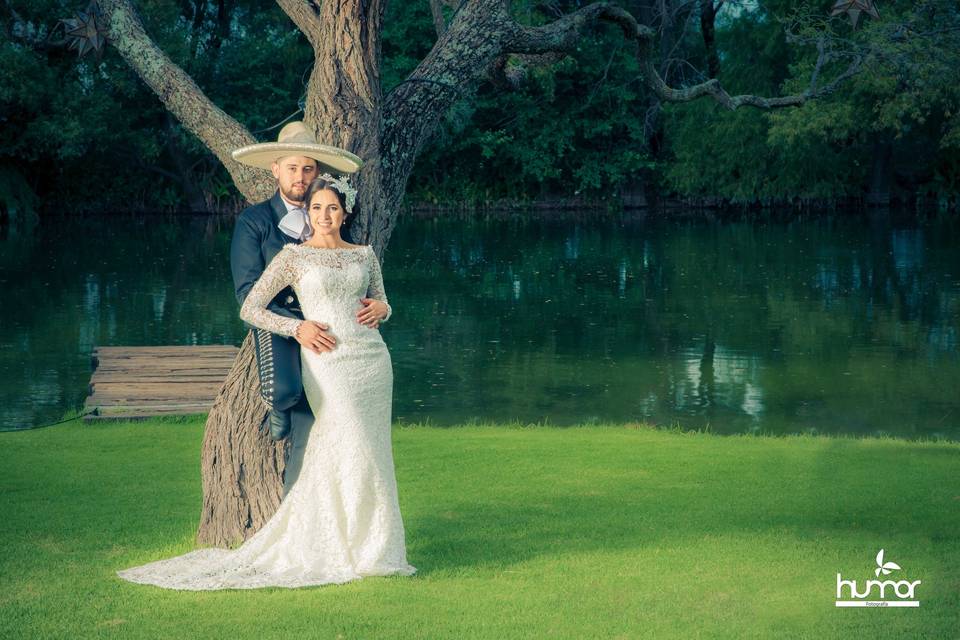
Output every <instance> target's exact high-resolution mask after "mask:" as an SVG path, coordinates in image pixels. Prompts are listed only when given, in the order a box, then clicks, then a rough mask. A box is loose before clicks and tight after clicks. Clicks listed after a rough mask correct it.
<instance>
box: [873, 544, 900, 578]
mask: <svg viewBox="0 0 960 640" xmlns="http://www.w3.org/2000/svg"><path fill="white" fill-rule="evenodd" d="M899 568H900V565H898V564H897V563H896V562H886V563H885V562H884V561H883V549H880V553H878V554H877V568H876V569H874V572H875V573H876V574H877V577H878V578H879V577H880V574H881V573H882V574H883V575H885V576H888V575H890V572H891V571H893V570H894V569H899Z"/></svg>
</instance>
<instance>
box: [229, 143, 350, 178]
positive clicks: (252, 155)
mask: <svg viewBox="0 0 960 640" xmlns="http://www.w3.org/2000/svg"><path fill="white" fill-rule="evenodd" d="M231 155H232V156H233V159H234V160H236V161H237V162H241V163H243V164H246V165H250V166H251V167H259V168H261V169H270V168H271V167H272V166H273V163H274V162H275V161H276V160H277V159H279V158H285V157H287V156H306V157H308V158H313V159H314V160H316V161H317V162H319V163H320V165H321V167H320V170H321V171H324V170H327V171H330V170H332V171H333V172H336V173H356V172H357V171H359V170H360V167H362V166H363V160H361V159H360V158H359V157H358V156H355V155H353V154H352V153H350V152H349V151H345V150H344V149H340V148H338V147H329V146H327V145H325V144H310V143H308V142H261V143H259V144H251V145H247V146H246V147H240V148H239V149H236V150H234V151H233V153H232V154H231Z"/></svg>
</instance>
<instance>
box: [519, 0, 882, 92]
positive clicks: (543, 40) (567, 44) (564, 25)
mask: <svg viewBox="0 0 960 640" xmlns="http://www.w3.org/2000/svg"><path fill="white" fill-rule="evenodd" d="M601 20H603V21H607V22H611V23H614V24H616V25H618V26H619V27H620V28H621V30H622V31H623V34H624V37H626V38H627V39H628V40H633V41H635V42H636V44H637V60H638V62H639V63H640V68H641V70H642V73H643V78H644V81H645V82H646V85H647V87H648V88H649V89H650V90H651V91H653V93H654V94H656V95H657V96H658V97H659V98H660V99H661V100H664V101H667V102H689V101H691V100H696V99H697V98H701V97H705V96H710V97H712V98H713V99H714V100H716V101H717V102H719V103H720V104H721V105H723V106H724V107H726V108H728V109H731V110H735V109H738V108H739V107H743V106H749V107H756V108H760V109H774V108H780V107H791V106H798V105H801V104H803V103H805V102H807V101H809V100H813V99H816V98H819V97H822V96H825V95H828V94H830V93H833V92H834V91H836V89H837V88H838V87H839V86H840V84H842V83H843V82H844V81H845V80H847V79H848V78H850V77H851V76H853V75H855V74H857V73H858V72H859V71H860V70H861V68H862V66H863V56H859V55H855V56H853V57H852V61H851V63H850V65H849V66H848V67H847V69H846V70H845V71H843V72H842V73H841V74H840V75H838V76H837V77H836V78H834V80H833V81H831V82H829V83H827V84H825V85H822V86H820V87H818V86H817V81H818V76H819V72H820V71H819V70H820V69H821V68H822V66H823V64H824V63H825V62H826V61H827V60H828V54H827V53H826V51H825V49H824V48H823V47H820V55H819V57H818V61H817V71H816V73H815V74H814V76H813V78H812V83H811V85H810V86H809V87H808V88H807V89H806V90H805V91H803V92H801V93H798V94H794V95H788V96H780V97H773V98H766V97H762V96H756V95H750V94H745V95H738V96H731V95H730V94H729V93H727V92H726V90H724V88H723V87H722V86H721V84H720V82H719V81H718V80H717V79H715V78H711V79H710V80H707V81H705V82H701V83H699V84H695V85H692V86H689V87H684V88H682V89H676V88H673V87H671V86H669V85H668V84H667V83H666V82H665V81H664V80H663V78H662V77H661V75H660V73H659V72H658V71H657V69H656V67H655V66H654V64H653V60H654V56H653V45H654V40H655V36H656V33H655V31H654V30H653V29H651V28H650V27H647V26H644V25H641V24H638V23H637V21H636V19H635V18H634V17H633V16H632V15H631V14H630V13H629V12H628V11H625V10H624V9H622V8H620V7H618V6H616V5H612V4H608V3H605V2H598V3H594V4H591V5H587V6H586V7H584V8H582V9H580V10H578V11H575V12H574V13H571V14H568V15H566V16H564V17H563V18H560V19H559V20H556V21H555V22H552V23H550V24H548V25H545V26H542V27H522V26H519V25H517V29H516V36H515V37H514V38H513V39H512V40H511V41H509V42H507V43H506V46H507V47H508V50H510V51H513V52H522V53H546V52H549V51H570V50H572V49H573V48H574V47H576V45H577V43H578V42H579V41H580V31H581V29H583V28H584V27H585V26H586V25H588V24H592V23H595V22H598V21H601Z"/></svg>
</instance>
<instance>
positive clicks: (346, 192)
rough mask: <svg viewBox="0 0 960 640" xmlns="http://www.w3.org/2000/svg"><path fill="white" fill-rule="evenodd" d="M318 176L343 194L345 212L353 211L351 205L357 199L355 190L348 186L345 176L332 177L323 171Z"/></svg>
mask: <svg viewBox="0 0 960 640" xmlns="http://www.w3.org/2000/svg"><path fill="white" fill-rule="evenodd" d="M319 178H320V179H321V180H326V181H327V182H329V183H330V186H331V187H333V188H334V189H336V190H337V191H339V192H340V193H342V194H343V196H344V198H346V200H347V213H353V205H354V203H356V201H357V190H356V189H354V188H353V187H351V186H350V182H349V181H348V180H347V176H340V177H339V178H334V177H333V176H332V175H330V174H329V173H325V174H323V175H321V176H319Z"/></svg>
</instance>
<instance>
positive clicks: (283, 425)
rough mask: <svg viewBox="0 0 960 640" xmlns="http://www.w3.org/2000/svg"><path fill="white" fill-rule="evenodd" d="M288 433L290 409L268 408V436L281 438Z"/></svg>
mask: <svg viewBox="0 0 960 640" xmlns="http://www.w3.org/2000/svg"><path fill="white" fill-rule="evenodd" d="M289 434H290V409H286V410H284V409H270V437H271V438H273V439H274V440H283V439H284V438H286V437H287V436H288V435H289Z"/></svg>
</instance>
